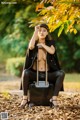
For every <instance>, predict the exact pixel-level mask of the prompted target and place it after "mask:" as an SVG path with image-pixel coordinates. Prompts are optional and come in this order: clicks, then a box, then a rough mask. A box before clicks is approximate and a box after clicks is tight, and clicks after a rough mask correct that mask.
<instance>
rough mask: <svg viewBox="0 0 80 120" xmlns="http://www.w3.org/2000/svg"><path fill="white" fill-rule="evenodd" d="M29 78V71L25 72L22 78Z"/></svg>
mask: <svg viewBox="0 0 80 120" xmlns="http://www.w3.org/2000/svg"><path fill="white" fill-rule="evenodd" d="M27 76H29V70H26V69H25V70H23V72H22V78H24V77H27Z"/></svg>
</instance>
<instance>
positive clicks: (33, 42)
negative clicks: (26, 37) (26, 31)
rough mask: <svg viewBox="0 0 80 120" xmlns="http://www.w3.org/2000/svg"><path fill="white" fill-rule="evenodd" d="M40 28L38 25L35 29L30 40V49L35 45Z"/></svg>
mask: <svg viewBox="0 0 80 120" xmlns="http://www.w3.org/2000/svg"><path fill="white" fill-rule="evenodd" d="M38 29H39V26H36V27H35V31H34V34H33V36H32V38H31V40H30V42H29V49H30V50H32V49H33V48H34V46H35V41H36V40H37V39H38Z"/></svg>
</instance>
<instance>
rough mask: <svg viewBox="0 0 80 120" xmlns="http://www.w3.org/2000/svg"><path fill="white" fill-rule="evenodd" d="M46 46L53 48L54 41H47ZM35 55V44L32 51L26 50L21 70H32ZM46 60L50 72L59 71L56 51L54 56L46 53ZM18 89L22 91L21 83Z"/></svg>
mask: <svg viewBox="0 0 80 120" xmlns="http://www.w3.org/2000/svg"><path fill="white" fill-rule="evenodd" d="M46 45H47V46H51V45H53V46H54V47H55V42H54V40H49V41H46ZM55 49H56V48H55ZM37 53H38V47H37V43H36V44H35V48H34V49H33V50H29V49H28V50H27V54H26V59H25V63H24V67H23V70H25V69H30V68H32V66H33V63H34V61H35V59H36V58H37ZM46 58H47V64H48V66H49V68H50V71H51V72H54V71H57V70H61V67H60V65H59V61H58V57H57V53H56V50H55V53H54V54H49V53H47V56H46ZM20 89H22V83H21V86H20ZM61 91H63V86H62V88H61Z"/></svg>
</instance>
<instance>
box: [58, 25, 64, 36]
mask: <svg viewBox="0 0 80 120" xmlns="http://www.w3.org/2000/svg"><path fill="white" fill-rule="evenodd" d="M63 29H64V24H63V25H61V27H60V29H59V32H58V37H59V36H60V35H61V33H62V31H63Z"/></svg>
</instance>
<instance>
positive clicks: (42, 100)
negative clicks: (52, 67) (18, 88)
mask: <svg viewBox="0 0 80 120" xmlns="http://www.w3.org/2000/svg"><path fill="white" fill-rule="evenodd" d="M45 74H46V79H45V80H44V81H40V80H38V75H39V72H38V59H37V81H34V83H32V84H30V85H29V97H30V98H29V99H30V103H31V104H34V105H43V106H49V105H50V104H49V103H50V102H49V100H50V98H51V97H52V96H53V88H54V85H53V84H49V82H48V80H47V75H48V74H47V61H46V73H45Z"/></svg>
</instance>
